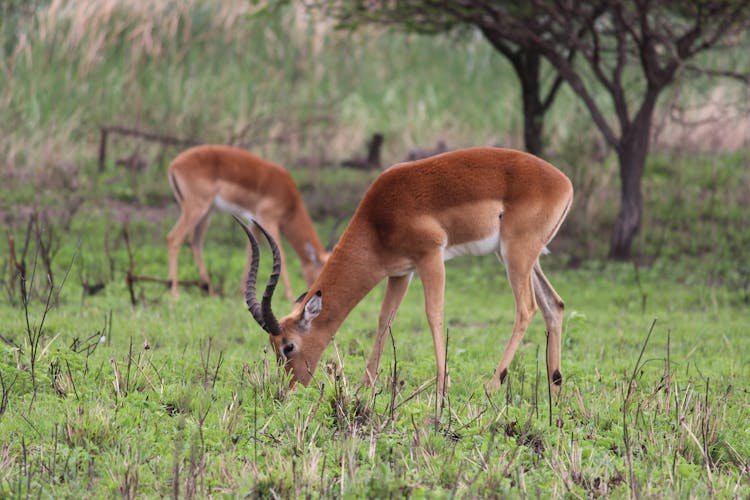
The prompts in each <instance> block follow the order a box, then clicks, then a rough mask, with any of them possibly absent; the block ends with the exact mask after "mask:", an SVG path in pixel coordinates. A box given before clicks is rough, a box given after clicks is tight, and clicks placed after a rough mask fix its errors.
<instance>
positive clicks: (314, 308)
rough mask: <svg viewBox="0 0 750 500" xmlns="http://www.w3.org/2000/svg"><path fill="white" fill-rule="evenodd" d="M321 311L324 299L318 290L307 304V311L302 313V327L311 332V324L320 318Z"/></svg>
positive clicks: (300, 321)
mask: <svg viewBox="0 0 750 500" xmlns="http://www.w3.org/2000/svg"><path fill="white" fill-rule="evenodd" d="M321 309H323V297H322V294H321V293H320V290H318V291H317V292H315V294H314V295H313V296H312V297H310V300H308V301H307V304H305V309H304V310H303V311H302V317H301V318H300V320H299V325H300V327H302V328H303V329H305V330H309V329H310V323H311V322H312V320H314V319H315V318H317V317H318V314H320V311H321Z"/></svg>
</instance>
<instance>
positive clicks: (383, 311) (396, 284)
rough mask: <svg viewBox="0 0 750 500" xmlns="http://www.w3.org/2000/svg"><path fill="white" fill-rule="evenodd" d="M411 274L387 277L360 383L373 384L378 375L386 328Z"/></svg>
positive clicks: (404, 292)
mask: <svg viewBox="0 0 750 500" xmlns="http://www.w3.org/2000/svg"><path fill="white" fill-rule="evenodd" d="M412 276H413V274H412V273H409V274H407V275H406V276H390V277H389V278H388V283H387V284H386V288H385V295H384V297H383V305H382V306H381V308H380V317H379V318H378V331H377V334H376V336H375V345H373V346H372V354H370V360H369V361H368V362H367V368H366V369H365V374H364V376H363V377H362V383H363V384H364V385H373V384H374V383H375V380H376V379H377V377H378V366H379V365H380V356H382V354H383V348H384V347H385V337H386V335H387V333H388V328H390V326H391V322H392V321H393V318H394V317H395V315H396V311H397V310H398V306H400V305H401V301H402V300H403V299H404V295H406V291H407V290H408V289H409V283H410V282H411V278H412Z"/></svg>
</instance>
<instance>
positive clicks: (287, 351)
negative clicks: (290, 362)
mask: <svg viewBox="0 0 750 500" xmlns="http://www.w3.org/2000/svg"><path fill="white" fill-rule="evenodd" d="M282 351H283V353H284V356H289V355H290V354H291V353H292V351H294V344H286V345H285V346H284V348H283V349H282Z"/></svg>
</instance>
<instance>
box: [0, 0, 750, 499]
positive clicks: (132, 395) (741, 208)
mask: <svg viewBox="0 0 750 500" xmlns="http://www.w3.org/2000/svg"><path fill="white" fill-rule="evenodd" d="M9 5H10V4H9ZM34 5H36V7H34V8H36V9H37V10H36V11H35V12H36V15H34V16H26V15H24V12H25V11H23V10H22V9H18V10H16V11H13V14H14V15H3V17H2V19H1V20H0V25H2V30H0V31H2V32H3V33H5V35H4V36H5V38H4V42H5V44H4V46H3V50H5V53H4V55H5V56H6V57H5V59H4V60H3V63H2V64H0V72H1V73H0V74H1V75H2V76H0V78H2V79H3V83H4V87H3V90H2V92H0V150H1V151H2V164H0V179H2V183H3V190H2V192H0V217H2V219H3V221H4V222H5V225H4V227H3V229H4V234H5V236H6V238H7V236H9V235H12V236H13V237H14V238H15V244H16V252H17V255H21V250H22V248H23V246H24V245H23V243H24V236H25V231H26V227H27V222H28V221H29V217H30V215H31V214H33V213H37V214H38V217H39V219H38V220H39V221H40V222H41V224H40V225H39V226H38V227H39V231H40V234H41V236H42V241H44V242H49V245H50V248H51V250H50V252H49V255H50V257H51V261H52V264H51V269H52V270H53V276H54V284H55V285H54V286H55V288H54V289H53V290H52V291H53V292H54V293H52V294H51V295H49V291H50V289H49V288H48V284H47V281H46V277H45V265H44V262H43V260H44V259H43V258H42V256H43V254H44V252H40V253H37V248H38V239H37V238H36V237H33V238H31V242H30V245H29V249H28V251H27V252H26V254H25V255H26V258H25V262H26V265H27V276H30V274H31V271H32V269H36V271H35V273H34V280H33V283H30V284H29V285H30V286H29V287H28V290H29V292H30V295H29V297H30V300H29V302H28V307H24V305H23V300H22V298H21V293H20V284H19V283H18V282H17V281H16V280H14V278H13V271H12V263H11V262H10V257H9V252H8V253H6V252H0V290H2V293H3V296H4V297H5V298H6V299H7V300H2V301H0V496H3V497H6V496H7V497H26V496H39V497H84V496H85V497H92V496H93V497H104V496H117V495H120V496H124V497H127V498H132V497H135V496H146V497H156V496H175V497H176V496H185V497H194V496H209V495H210V496H222V495H228V496H251V495H252V496H256V495H257V496H261V495H262V496H274V497H276V496H279V497H291V496H303V495H304V496H308V495H309V496H325V497H331V496H341V497H364V496H368V497H387V496H407V495H408V496H437V497H449V496H454V495H456V496H460V497H497V496H527V495H529V496H530V495H533V496H544V497H584V496H586V497H588V496H613V497H626V496H657V497H674V496H679V497H705V496H711V495H714V496H718V497H736V498H744V497H747V496H748V495H750V479H749V478H750V469H749V468H748V467H749V465H748V464H749V463H750V462H749V461H748V457H750V427H748V424H747V422H748V421H750V418H749V417H750V415H748V413H749V412H750V406H748V398H747V389H746V382H744V381H746V380H748V379H750V365H748V363H747V353H748V352H750V345H748V343H749V342H750V341H749V340H748V337H747V334H746V333H747V321H746V319H745V317H746V312H747V307H748V303H749V302H750V298H749V297H750V261H748V259H749V258H750V256H748V253H747V252H746V251H745V250H746V248H747V246H748V244H749V243H750V241H748V239H747V238H748V236H747V234H748V233H747V231H746V230H745V228H746V227H748V222H749V221H748V216H747V213H748V210H747V203H748V202H747V200H748V199H750V192H748V191H750V181H749V179H750V178H749V177H748V173H747V169H746V168H743V167H744V166H745V165H746V163H747V161H746V159H747V154H746V152H744V151H741V150H740V151H737V152H724V153H722V154H720V155H715V154H712V155H708V154H700V153H691V155H690V156H684V155H680V154H678V153H675V152H670V151H668V150H664V149H661V150H659V149H657V150H656V151H655V153H654V154H653V155H652V156H651V157H650V158H649V163H648V166H647V169H646V173H645V177H644V194H645V199H646V209H645V212H644V217H645V219H644V231H642V232H641V233H640V235H639V237H638V240H637V241H636V244H635V247H634V248H635V251H636V254H637V256H638V258H637V259H636V263H635V264H633V263H628V264H614V263H606V262H602V261H601V260H599V259H598V257H599V256H601V255H604V253H605V252H606V243H607V237H608V231H609V227H611V222H612V219H613V218H614V216H615V214H616V209H617V204H618V200H619V198H618V195H619V193H618V184H617V175H616V163H615V161H614V158H613V155H612V154H611V153H607V152H606V151H604V153H602V152H601V151H599V150H597V148H596V146H595V141H594V140H589V139H592V138H593V137H594V136H595V131H592V129H591V128H590V124H589V123H588V120H586V119H585V114H584V113H582V112H581V110H580V106H579V105H577V104H576V103H575V101H574V100H573V99H572V98H571V96H570V95H569V94H566V93H563V94H562V95H561V98H560V100H559V102H558V103H557V104H556V106H555V108H554V110H553V113H552V115H551V117H550V118H551V121H550V123H549V127H548V130H549V131H550V139H549V143H550V155H549V156H550V159H551V160H552V161H553V163H555V164H556V165H558V166H559V167H560V168H561V169H563V170H564V171H565V172H566V173H568V174H569V176H570V177H571V178H572V179H573V182H574V185H575V187H576V203H575V205H574V208H573V211H572V212H571V215H570V217H569V219H568V221H567V222H566V224H565V225H564V227H563V230H562V231H561V233H560V235H559V236H558V238H557V240H556V241H555V242H554V243H553V245H552V250H553V254H552V255H551V256H549V257H545V258H544V260H543V261H542V263H543V265H544V266H545V270H546V273H547V275H548V276H549V278H550V280H551V281H552V283H553V284H554V286H555V287H556V289H557V291H558V292H559V293H560V295H561V296H562V297H563V298H564V299H565V301H566V305H567V309H566V314H565V325H564V334H563V359H562V363H563V364H562V368H563V378H564V383H563V390H562V394H561V395H560V397H559V398H556V399H554V400H553V401H552V411H551V413H550V409H549V404H548V397H547V393H546V387H545V380H546V374H545V360H544V352H545V349H544V345H545V337H544V326H543V322H542V320H541V317H539V315H537V316H538V317H536V318H535V319H534V322H533V324H532V326H531V327H530V329H529V332H528V333H527V335H526V338H525V340H524V343H523V344H522V346H521V348H520V349H519V351H518V354H517V355H516V358H515V361H514V363H513V365H512V367H511V372H510V374H509V379H508V383H507V384H506V385H505V386H503V388H502V389H501V390H500V391H499V392H497V393H495V394H492V395H491V396H490V397H488V396H487V395H486V394H485V392H484V390H483V385H484V383H486V382H487V380H488V379H489V377H490V375H491V374H492V372H493V370H494V369H495V367H496V365H497V363H498V362H499V358H500V356H501V353H502V350H503V348H504V345H505V342H506V341H507V339H508V336H509V334H510V331H511V328H512V322H513V302H512V294H511V293H510V290H509V287H508V285H507V280H506V278H505V275H504V271H503V270H502V268H501V267H500V265H499V264H498V263H497V262H496V261H495V259H494V258H484V259H480V258H462V259H458V260H455V261H451V262H450V263H449V264H448V277H447V283H448V285H447V292H446V293H447V295H446V325H447V332H446V334H447V336H448V358H449V361H448V362H449V367H450V372H451V379H452V386H451V388H450V404H449V406H448V407H447V408H446V409H445V410H443V411H438V409H437V408H436V399H435V395H434V392H435V386H434V381H433V380H432V379H433V378H434V373H435V367H434V354H433V348H432V345H431V342H430V335H429V331H428V328H427V324H426V320H425V318H424V313H423V309H424V308H423V303H422V296H421V285H420V283H419V281H415V282H414V283H413V284H412V287H411V290H410V291H409V293H408V295H407V297H406V299H405V301H404V303H403V305H402V306H401V309H400V311H399V313H398V316H397V317H396V320H395V322H394V325H393V331H392V335H393V337H392V341H390V340H389V342H388V344H387V348H386V351H385V353H384V356H383V361H382V363H381V373H380V379H379V383H378V385H377V386H376V387H375V389H374V390H367V389H364V388H360V387H359V380H360V377H361V376H362V373H363V371H364V366H365V363H366V360H367V358H368V356H369V351H370V349H371V346H372V342H373V337H374V328H375V326H376V321H377V314H378V310H379V301H380V299H381V298H382V294H383V289H382V287H379V288H377V289H376V290H374V291H373V292H372V293H371V294H370V296H368V297H367V298H366V299H365V300H364V301H363V302H362V303H361V304H360V305H359V306H358V307H357V308H356V309H355V310H354V311H353V312H352V314H351V315H350V316H349V318H348V319H347V320H346V322H345V323H344V325H343V326H342V328H341V329H340V331H339V333H338V335H337V336H336V339H335V342H334V344H332V345H331V346H330V347H329V348H328V350H327V351H326V352H325V354H324V357H323V361H322V363H321V368H320V369H319V370H318V371H317V373H316V374H315V377H314V379H313V383H312V384H311V385H310V387H308V388H297V389H296V390H294V391H290V392H288V391H286V390H285V389H284V387H285V383H284V380H283V376H282V375H281V374H280V373H279V372H278V370H277V368H276V366H275V361H274V360H273V356H272V355H271V354H270V353H269V352H268V349H267V339H266V338H265V335H266V334H265V333H262V331H261V330H260V328H258V327H257V326H256V325H255V323H254V322H253V321H252V319H251V317H250V315H249V314H248V313H247V311H246V307H245V305H244V303H243V301H242V299H241V298H240V297H239V295H238V294H237V293H235V290H236V289H237V287H238V285H239V282H240V279H241V277H240V276H239V274H240V272H241V270H242V268H243V265H244V262H243V259H244V256H243V253H244V248H245V242H244V240H243V235H242V234H241V232H240V231H239V230H238V228H237V227H236V225H235V224H234V223H233V222H232V221H231V220H230V219H229V218H228V217H222V216H218V215H217V216H215V217H214V219H213V220H212V225H211V228H210V229H209V233H208V241H207V244H206V260H207V265H208V268H209V271H210V272H211V274H212V278H213V280H214V284H215V285H217V288H218V289H219V290H220V291H221V295H220V296H218V297H211V298H207V297H204V296H203V295H202V294H201V293H199V292H198V291H197V290H193V289H187V288H186V289H184V290H183V293H182V295H181V297H180V298H179V299H178V300H172V299H171V298H169V297H168V295H167V291H166V289H165V288H164V287H163V286H162V285H159V284H153V283H138V284H136V286H135V287H134V292H135V299H136V302H137V303H136V304H132V303H131V300H130V292H129V290H128V288H127V286H126V283H125V277H126V271H127V270H128V268H129V266H130V263H131V260H130V259H131V257H130V256H129V255H128V252H127V251H126V248H125V243H124V239H123V236H122V230H123V228H124V227H125V226H127V228H128V234H129V237H130V241H131V250H132V259H133V260H132V262H133V265H134V270H135V272H136V274H139V275H143V276H154V277H162V276H165V275H166V249H165V243H164V239H165V235H166V233H167V232H168V230H169V229H170V227H171V225H172V224H173V223H174V221H175V219H176V217H177V207H176V205H175V203H174V202H173V200H172V196H171V194H170V192H169V188H168V185H167V183H166V182H165V178H164V170H165V168H166V164H167V163H168V161H169V160H170V159H171V158H172V157H173V156H174V154H176V151H175V150H174V148H171V147H166V146H160V145H159V146H155V145H152V144H146V143H139V142H138V141H133V140H131V139H122V138H116V139H114V140H113V142H112V144H111V153H112V154H111V156H110V158H109V162H108V164H107V165H106V169H105V171H104V172H103V173H99V172H98V171H97V166H96V154H97V146H98V144H97V141H98V137H99V136H98V133H99V126H100V125H102V124H104V123H112V122H117V123H122V124H127V125H133V126H139V127H143V128H147V129H151V130H157V131H161V132H164V133H171V134H174V135H178V136H184V137H188V136H197V137H200V138H202V139H204V140H209V141H217V142H228V141H229V140H230V139H232V140H233V141H234V142H235V143H236V144H239V145H242V146H244V147H249V148H251V149H252V150H253V151H255V152H257V153H259V154H261V155H262V156H266V157H269V158H272V159H274V160H276V161H280V162H283V163H284V164H286V165H288V166H290V167H295V166H297V168H293V171H292V174H293V175H294V177H295V180H296V181H297V182H298V184H299V185H300V187H301V190H302V192H303V196H304V198H305V200H306V203H307V204H308V207H309V208H310V211H311V212H312V213H313V216H314V218H315V220H316V222H318V228H319V230H320V234H321V235H322V239H323V240H327V239H328V238H327V237H326V236H327V234H328V232H329V229H330V227H331V225H332V223H333V221H334V219H336V218H337V217H338V216H340V215H348V214H351V213H352V212H353V209H354V207H355V206H356V203H357V202H358V200H359V198H360V197H361V193H362V192H363V190H364V189H365V188H366V186H367V184H368V183H369V182H370V181H371V179H372V178H373V176H374V175H375V173H374V172H361V171H347V170H342V169H334V168H325V167H331V166H333V165H335V164H336V162H337V161H338V160H339V159H341V158H343V157H345V156H347V155H350V154H352V153H353V152H361V149H362V148H361V144H363V143H364V142H365V140H366V139H367V137H368V135H369V134H370V133H371V132H373V131H375V130H381V131H384V132H385V133H386V146H385V151H384V157H385V158H384V160H385V162H386V163H391V162H395V161H399V160H400V159H402V158H403V156H405V153H406V150H407V149H408V148H410V147H412V146H414V145H425V144H430V143H433V142H434V141H435V140H436V139H437V138H446V139H447V140H448V143H449V146H463V145H476V144H489V143H495V142H501V143H503V144H505V145H515V146H520V143H519V137H520V131H521V122H520V118H519V115H518V113H517V103H518V101H519V99H518V95H517V91H516V83H515V80H514V77H513V74H512V72H511V71H510V70H509V69H508V68H507V64H506V63H504V62H503V61H502V59H500V58H499V57H498V56H497V55H496V54H494V53H493V52H492V51H491V50H490V49H489V47H488V46H487V44H486V42H484V41H483V40H481V39H478V38H474V37H471V36H463V37H454V36H451V37H438V38H425V37H418V36H409V35H403V34H391V33H387V32H381V31H378V30H368V31H365V32H363V33H357V34H349V33H339V32H335V31H334V30H332V29H330V27H325V25H324V24H323V25H321V24H309V23H306V17H305V15H304V13H303V12H302V11H301V10H299V9H297V7H296V5H295V4H292V5H288V6H286V7H284V8H280V9H276V8H273V6H270V7H268V8H264V4H253V3H252V2H250V3H248V2H236V3H233V2H225V3H222V4H214V3H210V2H209V3H206V2H183V4H181V5H180V6H179V8H177V7H175V6H174V5H173V3H169V2H163V1H161V0H152V1H150V2H144V3H140V4H138V6H137V8H136V7H133V8H131V9H124V8H123V7H122V6H123V4H121V3H119V2H116V1H104V0H101V1H98V2H84V3H72V2H71V3H56V2H55V3H52V4H49V5H47V4H42V3H39V4H34ZM53 6H56V7H55V8H58V10H57V11H55V10H54V9H53ZM86 6H88V8H85V7H86ZM141 7H142V8H141ZM3 8H6V7H3ZM259 9H260V10H259ZM152 13H157V14H158V15H151V14H152ZM105 14H106V15H105ZM14 16H15V17H14ZM170 30H173V31H170ZM8 33H12V34H14V35H13V36H11V35H8ZM149 34H150V35H153V36H152V37H151V39H150V41H149ZM166 34H169V36H167V35H166ZM97 40H99V41H100V42H101V43H100V44H99V45H97V44H96V43H93V42H95V41H97ZM438 61H439V64H438V63H437V62H438ZM467 96H472V97H473V96H492V98H491V99H489V98H488V99H474V98H471V99H469V98H467ZM571 117H573V118H571ZM582 138H583V139H582ZM134 149H136V150H139V151H140V152H141V153H143V154H144V156H146V157H147V158H148V160H149V162H150V165H149V166H148V167H147V168H146V169H145V170H143V171H140V172H131V171H127V170H125V169H120V168H118V167H116V166H115V165H114V159H115V158H117V157H119V156H125V155H127V154H130V153H132V152H133V150H134ZM594 158H597V159H594ZM303 165H315V166H320V165H322V167H323V168H313V167H309V166H307V167H303ZM181 257H182V259H181V267H180V276H181V279H185V280H191V279H195V276H196V273H195V270H194V269H193V266H192V264H191V262H190V257H189V255H188V252H187V251H184V252H183V254H182V256H181ZM35 260H36V267H34V262H35ZM262 264H263V265H264V266H265V267H264V269H267V264H268V262H267V261H266V260H264V261H263V263H262ZM66 273H68V278H67V281H66V282H65V284H64V285H62V283H63V277H64V276H65V275H66ZM290 275H291V277H292V280H293V285H294V288H295V290H297V291H301V289H302V281H301V278H300V276H301V273H300V270H299V262H298V261H297V259H296V258H290ZM96 283H101V284H102V285H104V288H103V290H101V291H100V292H99V293H98V294H97V295H94V296H90V295H88V294H87V293H86V292H85V287H84V284H86V285H92V284H96ZM61 286H62V290H60V287H61ZM58 292H59V298H57V294H58ZM48 297H51V298H50V299H49V303H48V302H47V300H48V299H47V298H48ZM276 309H277V310H278V311H279V313H283V312H285V311H286V310H288V304H286V303H285V302H284V301H283V300H281V299H280V300H277V303H276ZM27 313H28V316H27ZM27 317H28V322H27ZM32 365H33V378H32ZM550 422H551V425H550Z"/></svg>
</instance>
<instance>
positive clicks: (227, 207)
mask: <svg viewBox="0 0 750 500" xmlns="http://www.w3.org/2000/svg"><path fill="white" fill-rule="evenodd" d="M214 206H215V207H216V209H217V210H219V211H221V212H226V213H230V214H235V215H237V216H238V217H242V218H243V219H245V220H246V221H247V222H248V224H249V223H251V222H252V221H253V220H255V221H258V222H259V223H261V224H262V223H263V221H261V220H260V218H259V217H258V216H257V215H256V214H254V213H253V212H251V211H250V210H247V209H245V208H242V207H241V206H239V205H235V204H234V203H231V202H229V201H227V200H225V199H224V198H222V197H221V196H219V195H216V197H215V198H214Z"/></svg>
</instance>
